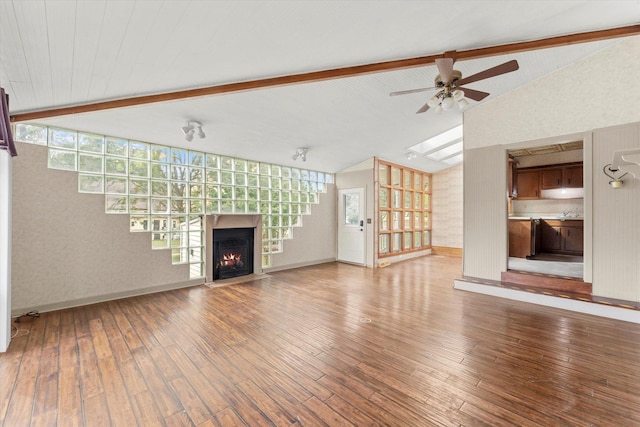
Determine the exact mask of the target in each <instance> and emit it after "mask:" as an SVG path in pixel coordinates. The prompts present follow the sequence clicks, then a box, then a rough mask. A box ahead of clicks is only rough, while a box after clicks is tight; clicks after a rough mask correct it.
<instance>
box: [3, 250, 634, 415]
mask: <svg viewBox="0 0 640 427" xmlns="http://www.w3.org/2000/svg"><path fill="white" fill-rule="evenodd" d="M460 275H461V259H460V258H457V257H446V256H430V257H423V258H418V259H414V260H410V261H405V262H403V263H399V264H394V265H392V266H390V267H387V268H381V269H378V270H375V271H374V270H368V269H363V268H360V267H356V266H351V265H346V264H338V263H331V264H323V265H319V266H313V267H305V268H300V269H296V270H289V271H283V272H278V273H271V274H270V275H269V277H267V278H263V279H261V280H255V281H252V282H248V283H243V284H238V285H230V286H226V287H218V288H209V287H206V286H198V287H194V288H189V289H181V290H176V291H171V292H165V293H160V294H154V295H148V296H141V297H136V298H129V299H124V300H119V301H111V302H107V303H102V304H96V305H91V306H86V307H80V308H75V309H69V310H63V311H57V312H51V313H43V314H42V315H41V316H40V317H38V318H25V319H23V320H22V321H21V322H20V323H18V324H17V326H18V327H19V328H21V329H23V330H28V331H29V333H28V334H27V335H24V336H21V337H18V338H15V339H14V340H13V341H12V343H11V345H10V347H9V351H8V352H7V353H5V354H0V425H4V426H10V427H18V426H29V425H32V426H54V425H59V426H82V425H84V426H106V425H114V426H127V427H130V426H136V425H138V426H145V427H146V426H154V425H158V426H193V425H196V426H243V425H249V426H267V425H295V426H315V425H327V426H338V425H361V426H375V425H389V426H430V425H446V426H458V425H465V426H513V425H518V426H555V425H571V426H573V425H585V426H590V425H598V426H632V425H640V381H639V380H638V379H639V378H640V326H638V325H636V324H632V323H626V322H620V321H614V320H609V319H603V318H598V317H591V316H588V315H582V314H579V313H574V312H567V311H562V310H558V309H553V308H548V307H541V306H535V305H530V304H526V303H519V302H515V301H510V300H503V299H499V298H494V297H489V296H486V295H480V294H474V293H467V292H464V291H458V290H454V289H453V288H452V286H453V279H454V278H457V277H459V276H460ZM21 333H24V332H21Z"/></svg>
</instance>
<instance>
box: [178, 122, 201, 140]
mask: <svg viewBox="0 0 640 427" xmlns="http://www.w3.org/2000/svg"><path fill="white" fill-rule="evenodd" d="M196 128H198V137H199V138H200V139H203V138H204V137H205V136H206V135H205V133H204V130H202V123H200V122H196V121H193V120H189V121H188V122H187V124H186V125H184V126H182V127H181V128H180V129H181V130H182V133H183V134H184V139H186V140H187V141H189V142H191V141H192V140H193V135H194V134H195V132H196Z"/></svg>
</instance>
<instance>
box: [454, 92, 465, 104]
mask: <svg viewBox="0 0 640 427" xmlns="http://www.w3.org/2000/svg"><path fill="white" fill-rule="evenodd" d="M462 98H464V92H463V91H461V90H460V89H456V90H454V91H453V100H454V101H460V100H461V99H462Z"/></svg>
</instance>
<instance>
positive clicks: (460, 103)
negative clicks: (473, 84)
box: [458, 98, 469, 110]
mask: <svg viewBox="0 0 640 427" xmlns="http://www.w3.org/2000/svg"><path fill="white" fill-rule="evenodd" d="M468 106H469V101H467V100H466V99H464V98H462V99H461V100H459V101H458V108H460V109H461V110H464V109H465V108H467V107H468Z"/></svg>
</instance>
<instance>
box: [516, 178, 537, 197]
mask: <svg viewBox="0 0 640 427" xmlns="http://www.w3.org/2000/svg"><path fill="white" fill-rule="evenodd" d="M516 185H517V187H516V189H517V191H518V199H537V198H539V197H540V172H539V171H523V172H518V173H517V175H516Z"/></svg>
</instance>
